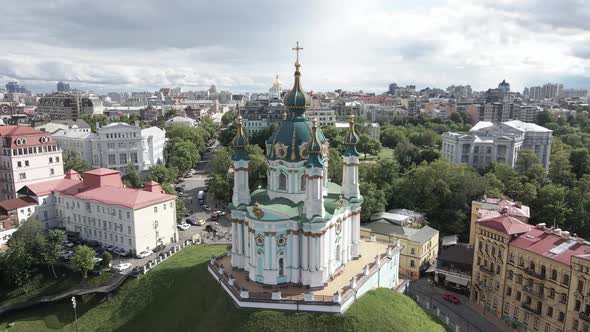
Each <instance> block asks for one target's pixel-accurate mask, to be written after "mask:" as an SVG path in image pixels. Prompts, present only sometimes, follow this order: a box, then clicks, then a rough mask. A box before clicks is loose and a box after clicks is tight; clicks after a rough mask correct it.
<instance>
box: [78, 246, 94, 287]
mask: <svg viewBox="0 0 590 332" xmlns="http://www.w3.org/2000/svg"><path fill="white" fill-rule="evenodd" d="M94 256H96V252H95V251H94V249H92V248H90V247H89V246H86V245H81V246H78V247H77V248H76V251H75V252H74V256H73V257H72V268H73V269H74V271H76V272H80V274H81V275H82V278H84V279H86V276H87V275H88V271H90V270H92V269H93V268H94Z"/></svg>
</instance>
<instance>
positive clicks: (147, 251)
mask: <svg viewBox="0 0 590 332" xmlns="http://www.w3.org/2000/svg"><path fill="white" fill-rule="evenodd" d="M153 253H154V252H153V251H151V250H145V251H142V252H140V253H139V254H137V258H146V257H148V256H151V255H152V254H153Z"/></svg>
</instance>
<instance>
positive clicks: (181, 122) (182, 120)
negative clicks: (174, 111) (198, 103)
mask: <svg viewBox="0 0 590 332" xmlns="http://www.w3.org/2000/svg"><path fill="white" fill-rule="evenodd" d="M175 125H176V126H187V127H195V126H196V125H197V120H195V119H191V118H189V117H187V116H175V117H173V118H170V119H168V120H166V126H175Z"/></svg>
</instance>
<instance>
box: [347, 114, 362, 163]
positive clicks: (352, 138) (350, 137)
mask: <svg viewBox="0 0 590 332" xmlns="http://www.w3.org/2000/svg"><path fill="white" fill-rule="evenodd" d="M349 124H350V127H349V129H348V132H347V133H346V135H345V136H344V145H346V149H344V155H345V156H359V152H358V151H357V149H356V145H357V143H358V142H359V136H358V135H357V134H356V131H355V130H354V115H351V116H350V119H349Z"/></svg>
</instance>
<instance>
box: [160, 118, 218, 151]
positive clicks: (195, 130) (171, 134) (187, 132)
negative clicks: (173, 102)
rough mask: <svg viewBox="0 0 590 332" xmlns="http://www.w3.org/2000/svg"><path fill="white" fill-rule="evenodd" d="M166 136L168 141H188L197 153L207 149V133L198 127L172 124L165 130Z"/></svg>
mask: <svg viewBox="0 0 590 332" xmlns="http://www.w3.org/2000/svg"><path fill="white" fill-rule="evenodd" d="M166 137H168V139H169V140H170V141H176V142H178V141H179V140H182V141H187V142H190V143H192V144H193V145H194V147H195V148H196V150H197V151H198V153H199V154H202V153H204V152H205V150H206V149H207V144H206V143H207V141H208V140H209V133H208V132H207V131H206V130H205V129H203V128H200V127H187V126H181V125H174V126H171V127H169V128H168V130H166Z"/></svg>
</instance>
